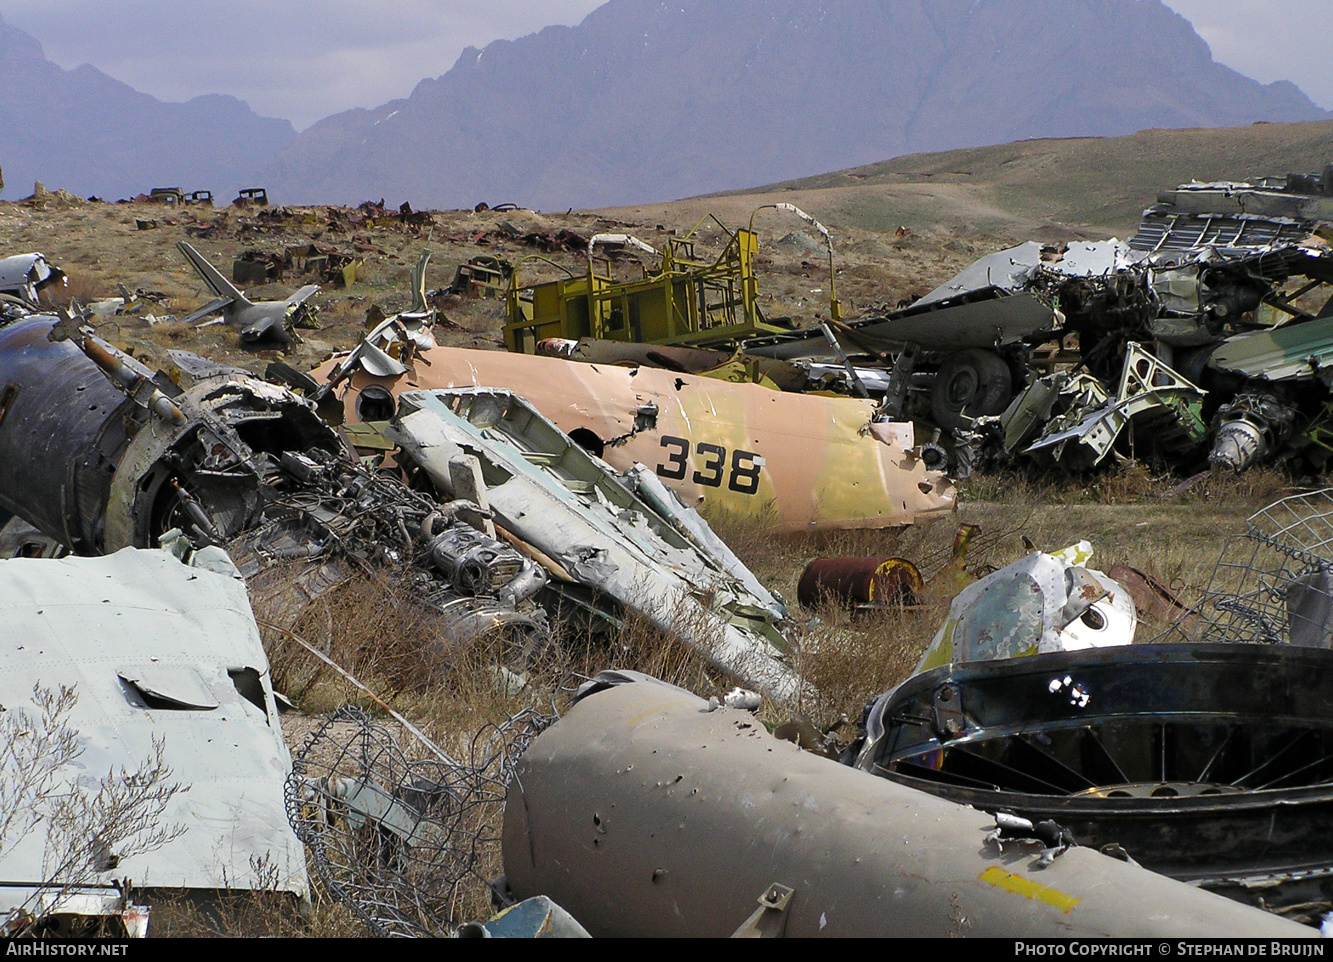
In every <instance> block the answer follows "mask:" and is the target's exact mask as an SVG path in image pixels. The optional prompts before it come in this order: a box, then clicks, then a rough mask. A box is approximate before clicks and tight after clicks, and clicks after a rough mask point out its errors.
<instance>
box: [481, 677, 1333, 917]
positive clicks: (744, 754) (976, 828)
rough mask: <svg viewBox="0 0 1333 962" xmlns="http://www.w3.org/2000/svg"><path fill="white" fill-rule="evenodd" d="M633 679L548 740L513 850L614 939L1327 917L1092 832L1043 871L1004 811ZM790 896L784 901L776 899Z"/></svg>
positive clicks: (515, 873)
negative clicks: (1113, 844)
mask: <svg viewBox="0 0 1333 962" xmlns="http://www.w3.org/2000/svg"><path fill="white" fill-rule="evenodd" d="M707 708H708V706H707V704H706V703H705V702H703V701H702V700H701V699H699V698H696V697H694V696H693V695H691V694H689V693H688V692H684V691H681V690H679V689H675V688H671V687H668V686H663V685H655V684H643V683H640V684H629V685H623V686H621V687H617V688H611V689H609V690H607V691H603V692H600V693H598V694H594V695H591V696H589V697H587V698H585V699H584V700H583V701H581V702H579V703H578V704H577V705H575V706H574V708H573V709H572V710H571V711H570V712H569V713H568V714H567V715H566V716H565V717H564V718H563V719H562V720H561V721H559V722H558V723H556V724H555V725H554V726H552V727H551V728H549V729H548V730H547V731H546V732H545V733H543V734H542V735H541V736H540V737H539V738H537V739H536V740H535V741H534V742H533V743H532V745H530V746H529V748H528V750H527V751H526V752H525V753H524V755H523V757H522V759H521V760H520V763H519V766H518V771H517V773H516V776H515V778H514V779H513V781H512V782H511V787H510V789H509V796H508V800H507V804H506V806H505V819H504V837H503V846H504V866H505V872H506V876H507V878H508V881H509V885H510V887H511V888H512V889H513V891H514V893H515V894H516V895H518V896H519V897H520V898H526V897H529V896H532V895H536V894H539V893H540V894H545V895H548V896H550V897H551V898H552V899H554V900H555V901H556V902H557V903H559V904H560V905H562V906H563V907H564V908H565V909H567V910H568V911H569V912H570V913H571V914H572V915H573V916H574V917H575V918H576V919H578V920H579V922H580V923H581V924H583V925H584V926H585V927H586V928H587V929H588V931H589V932H591V933H592V934H593V935H596V936H727V935H730V934H732V933H733V932H734V931H736V929H737V928H739V927H740V926H741V925H742V924H743V923H744V922H746V920H747V919H748V918H750V917H751V915H752V913H754V912H755V911H756V910H757V909H758V908H759V904H758V902H757V900H758V898H759V897H760V896H761V895H764V894H765V893H780V892H782V891H783V889H782V888H781V887H785V888H787V889H790V890H792V894H791V895H790V899H789V901H787V903H786V908H785V910H778V909H774V910H771V911H770V912H769V913H768V917H767V918H764V919H762V920H760V921H759V926H760V927H761V928H762V927H768V928H772V927H774V926H778V927H781V928H782V929H783V930H784V931H785V934H786V935H788V936H815V935H828V936H927V937H939V936H950V935H973V936H1008V937H1020V936H1059V937H1069V936H1151V937H1165V936H1180V937H1184V936H1191V935H1193V936H1202V937H1213V938H1216V937H1221V936H1253V937H1258V936H1268V937H1288V938H1290V937H1300V936H1310V937H1313V936H1316V935H1317V934H1318V933H1317V932H1316V931H1315V930H1314V929H1311V928H1307V927H1306V926H1302V925H1298V924H1296V923H1294V922H1290V921H1288V920H1286V919H1282V918H1280V917H1278V916H1276V915H1271V914H1269V913H1266V912H1262V911H1260V910H1258V909H1254V908H1250V907H1249V906H1245V905H1241V904H1239V903H1237V902H1232V901H1229V900H1227V899H1224V898H1222V897H1221V896H1218V895H1213V894H1212V893H1209V892H1204V891H1201V890H1199V889H1195V888H1192V887H1190V886H1188V885H1185V884H1183V883H1181V882H1176V881H1173V880H1171V879H1168V878H1166V877H1164V876H1161V875H1157V874H1155V873H1153V872H1149V871H1147V870H1146V869H1143V868H1139V867H1138V866H1136V865H1133V864H1130V863H1127V862H1122V861H1117V860H1115V859H1112V858H1110V857H1108V856H1105V855H1101V854H1099V853H1098V852H1095V851H1093V850H1091V849H1086V848H1072V849H1070V850H1068V851H1066V852H1064V853H1063V854H1061V855H1059V856H1058V857H1056V858H1055V859H1054V861H1053V862H1052V863H1051V864H1050V865H1049V866H1047V867H1045V868H1039V867H1038V865H1037V862H1038V854H1037V849H1039V848H1040V846H1039V845H1038V846H1037V847H1036V848H1033V847H1030V846H1027V847H1025V846H1024V844H1022V843H1017V844H1016V843H1009V842H1006V843H1005V845H1004V849H1003V851H1001V850H1000V849H999V848H997V847H996V845H995V844H993V843H987V842H986V841H985V836H986V835H987V834H988V832H989V831H990V830H991V829H993V828H994V826H995V822H994V820H993V819H992V817H991V816H988V815H986V814H985V813H983V812H979V811H976V810H974V809H971V808H966V807H963V806H960V805H956V804H953V803H951V802H946V801H944V800H942V799H939V798H935V797H933V796H930V795H926V794H925V793H922V792H917V791H914V790H912V789H907V788H904V787H902V786H899V785H896V784H894V783H892V782H889V781H887V780H886V779H882V778H875V777H874V776H871V775H867V774H866V773H865V772H859V771H856V770H854V769H851V768H847V767H845V766H842V765H839V764H837V763H836V762H833V761H830V760H828V759H825V758H821V757H819V756H817V755H814V754H811V753H809V752H803V751H801V750H799V749H798V748H796V746H795V745H792V744H789V743H787V742H783V741H779V740H777V739H775V738H773V737H772V736H771V735H770V734H769V733H768V732H767V731H766V730H765V729H764V727H763V725H762V724H761V723H760V722H759V721H758V720H757V719H756V718H755V717H754V716H753V715H751V714H749V713H747V712H743V711H736V710H731V709H727V708H720V709H717V710H714V711H708V710H707ZM774 901H779V900H776V899H775V900H774Z"/></svg>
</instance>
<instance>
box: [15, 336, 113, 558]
mask: <svg viewBox="0 0 1333 962" xmlns="http://www.w3.org/2000/svg"><path fill="white" fill-rule="evenodd" d="M55 322H56V318H54V317H52V316H50V315H33V316H31V317H25V318H22V319H21V320H17V321H14V322H13V323H11V324H8V325H6V326H5V327H3V328H0V507H4V508H6V509H8V510H10V511H12V512H13V513H14V514H16V515H18V516H19V517H20V518H22V519H23V520H25V521H27V522H28V523H29V524H31V525H32V526H33V527H35V528H37V529H38V530H40V531H41V532H42V533H44V534H46V535H49V536H50V537H52V538H56V539H57V540H59V541H61V542H63V543H64V544H66V545H67V546H68V547H69V548H71V549H72V550H73V551H76V552H78V553H79V554H97V553H99V551H100V549H101V543H102V527H103V516H104V513H105V510H106V502H107V493H108V490H109V488H110V484H111V475H112V473H113V472H114V470H115V465H116V463H117V461H119V459H120V455H121V454H122V453H123V451H124V448H125V445H126V443H127V439H126V434H125V418H124V416H123V415H124V414H125V413H126V411H127V410H128V409H129V408H130V406H131V403H132V402H130V401H129V400H128V399H127V398H126V397H125V395H124V394H123V393H122V392H121V391H119V390H117V389H116V388H115V387H114V386H113V385H112V384H111V382H110V381H108V380H107V378H106V376H105V375H103V374H102V372H101V370H99V369H98V367H97V365H95V364H94V363H93V362H92V361H90V360H89V359H88V358H87V357H86V356H85V355H84V353H83V352H82V351H81V350H79V348H78V346H77V345H76V344H74V343H73V342H71V341H49V340H47V337H46V335H47V332H49V331H50V330H51V328H52V326H53V325H54V324H55Z"/></svg>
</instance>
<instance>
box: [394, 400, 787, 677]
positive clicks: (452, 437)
mask: <svg viewBox="0 0 1333 962" xmlns="http://www.w3.org/2000/svg"><path fill="white" fill-rule="evenodd" d="M388 435H389V437H390V438H391V439H392V440H394V441H396V442H397V443H398V444H399V445H400V446H401V448H402V452H403V456H404V457H405V458H407V459H409V460H410V461H412V462H413V463H415V464H417V465H419V466H420V467H421V468H422V469H424V470H425V472H426V473H427V474H428V475H429V476H430V479H431V481H432V482H433V483H434V484H435V486H436V488H437V489H438V490H440V491H442V492H446V493H452V492H453V488H454V480H453V478H452V476H451V474H450V471H449V463H450V461H451V459H454V458H457V457H459V456H472V457H476V458H477V459H478V460H479V461H480V464H481V473H482V476H483V478H484V479H485V482H486V489H487V492H486V493H487V498H488V501H489V504H490V508H491V510H492V511H493V512H494V516H495V523H496V527H497V528H501V529H503V530H504V532H505V533H506V534H507V536H509V537H510V538H511V539H512V540H514V541H515V542H516V543H518V544H519V545H520V546H522V547H523V548H524V550H526V551H528V552H529V553H531V554H532V555H533V556H534V557H536V558H538V560H539V561H541V563H542V564H543V565H544V566H545V567H546V568H547V570H548V571H549V572H550V573H551V575H552V577H553V578H554V579H555V585H556V587H558V586H559V583H560V582H564V583H567V584H568V583H576V584H579V585H582V586H585V587H586V588H589V589H592V590H593V591H594V592H595V593H597V594H600V595H604V596H606V597H608V598H610V599H613V600H614V601H615V602H616V603H618V604H619V605H622V606H624V607H625V608H626V609H631V610H635V611H638V612H640V613H642V614H643V615H644V616H645V617H646V618H647V619H648V620H649V621H650V622H652V623H653V624H655V625H657V626H659V627H660V628H662V629H663V630H665V631H668V632H671V633H673V634H675V635H677V636H678V637H680V638H681V639H682V640H683V641H685V643H686V644H688V645H690V646H691V647H693V648H695V649H696V650H697V651H699V652H700V654H702V655H703V656H704V657H705V658H707V659H708V660H709V661H710V662H711V663H712V664H714V665H715V666H716V667H718V668H720V669H722V670H723V671H726V672H728V673H729V674H731V675H733V676H735V677H736V678H738V679H740V680H741V681H742V683H744V684H746V685H748V686H750V687H752V688H755V689H757V690H759V691H762V692H763V693H764V694H766V695H768V696H769V697H770V698H772V699H773V700H774V701H776V702H779V703H789V702H792V701H794V700H795V699H796V697H797V696H798V695H799V694H800V693H801V691H802V690H803V683H802V681H801V679H800V677H799V676H798V675H797V673H796V672H795V671H794V670H793V669H792V668H791V667H789V666H788V665H787V664H785V663H784V661H783V654H782V649H783V648H784V647H785V644H786V639H785V638H784V636H783V634H782V629H783V628H784V627H787V625H786V622H785V616H786V609H785V606H784V605H783V604H782V602H781V600H780V599H778V598H776V597H775V596H773V595H772V594H770V593H769V592H768V591H766V590H765V589H763V587H762V586H761V585H759V584H758V582H757V581H755V580H754V578H753V576H752V575H750V574H749V572H748V571H745V569H744V567H743V566H742V565H740V562H739V561H738V560H736V559H735V556H734V555H731V554H730V552H726V554H725V555H723V554H720V553H718V552H717V551H716V550H715V548H714V546H713V545H710V544H709V543H708V542H707V541H705V540H704V537H703V536H702V534H701V532H707V528H706V525H704V524H703V522H702V520H701V519H699V518H698V516H697V515H695V514H694V512H692V511H691V510H690V509H689V508H687V507H685V506H684V505H683V504H680V503H679V502H675V503H674V504H673V503H671V501H670V500H668V498H669V496H667V495H666V492H665V490H664V489H661V488H660V487H657V486H656V479H655V478H653V476H652V475H651V474H647V473H646V472H642V471H640V472H639V474H638V475H637V478H638V480H637V481H636V475H635V473H633V472H631V474H630V475H629V476H628V477H627V478H625V479H622V478H621V477H619V476H617V475H616V474H615V472H614V471H612V469H611V468H610V467H609V466H608V465H607V464H605V463H604V462H602V461H601V460H599V459H597V458H595V457H593V456H591V455H589V454H588V453H587V452H586V451H584V450H583V449H582V448H581V447H579V446H578V445H577V444H576V443H574V441H573V440H571V439H570V438H569V437H568V436H566V435H565V434H563V433H562V432H561V431H560V430H559V428H557V427H556V426H555V425H554V424H552V423H551V422H550V421H548V420H546V419H545V418H543V417H542V416H541V415H540V414H538V413H537V411H536V410H535V409H533V407H532V406H531V405H529V404H528V403H527V402H525V401H524V400H523V399H522V398H519V397H518V396H516V395H515V394H513V393H511V392H509V391H501V390H489V389H484V388H476V389H455V390H452V391H419V392H411V393H408V394H405V395H403V396H402V398H401V399H400V411H399V415H398V417H396V418H395V419H394V421H393V422H392V423H391V424H390V425H389V428H388ZM645 475H646V476H645ZM636 487H637V488H638V489H639V490H640V491H643V492H644V494H643V495H642V496H641V495H640V494H638V493H636V491H635V490H634V488H636ZM692 529H693V530H692ZM707 534H709V535H711V532H707ZM594 604H595V602H594Z"/></svg>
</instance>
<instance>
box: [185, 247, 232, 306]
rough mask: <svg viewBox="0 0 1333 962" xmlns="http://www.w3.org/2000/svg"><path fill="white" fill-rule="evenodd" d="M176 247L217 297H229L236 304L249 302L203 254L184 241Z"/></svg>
mask: <svg viewBox="0 0 1333 962" xmlns="http://www.w3.org/2000/svg"><path fill="white" fill-rule="evenodd" d="M176 249H177V250H179V251H180V252H181V254H182V255H183V256H184V257H185V259H186V260H187V261H189V262H190V266H191V267H193V268H194V269H195V271H196V272H197V273H198V274H199V276H200V277H201V278H202V279H203V281H204V283H205V284H207V285H208V289H209V290H211V291H212V292H213V293H214V294H216V295H217V296H218V297H227V298H231V299H232V300H234V301H236V303H238V304H249V303H250V302H249V301H248V300H247V299H246V297H245V295H244V294H242V293H241V292H240V291H239V290H237V289H236V288H235V287H234V286H233V285H232V283H231V281H229V280H227V279H226V278H225V277H223V276H222V275H221V274H219V273H218V269H217V268H216V267H214V266H213V265H212V264H210V263H209V262H208V260H207V259H206V258H205V257H204V255H203V254H200V253H199V252H198V251H197V250H195V249H194V248H193V247H191V246H190V245H189V244H187V243H185V241H180V242H179V243H177V244H176Z"/></svg>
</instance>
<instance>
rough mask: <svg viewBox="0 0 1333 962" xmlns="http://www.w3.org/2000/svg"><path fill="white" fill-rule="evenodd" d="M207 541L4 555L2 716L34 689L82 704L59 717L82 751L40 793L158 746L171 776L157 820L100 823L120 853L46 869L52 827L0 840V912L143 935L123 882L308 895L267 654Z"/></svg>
mask: <svg viewBox="0 0 1333 962" xmlns="http://www.w3.org/2000/svg"><path fill="white" fill-rule="evenodd" d="M214 552H215V553H214V554H213V555H211V556H206V557H205V558H204V559H202V560H203V561H204V563H205V564H206V566H207V567H201V566H199V563H198V562H199V561H200V560H201V559H196V564H195V565H194V566H189V565H186V564H182V563H181V562H180V561H178V560H177V558H176V557H173V555H172V554H171V553H170V552H168V551H165V550H156V551H142V550H137V549H133V548H130V549H125V550H123V551H119V552H117V553H115V554H112V555H108V556H106V557H102V558H64V559H60V560H42V559H30V558H21V559H13V560H8V561H3V562H0V611H3V617H4V623H5V625H6V626H7V629H8V630H7V632H6V640H5V643H4V644H3V646H0V669H2V670H0V689H2V691H0V701H3V703H4V705H5V707H6V710H8V711H11V712H12V711H23V710H26V711H29V712H34V711H36V709H35V707H34V706H33V700H34V686H35V685H37V686H44V687H46V688H48V689H52V690H56V689H59V688H60V687H61V686H68V687H69V688H71V689H72V690H73V691H74V694H75V695H76V699H77V700H76V701H75V703H74V704H73V706H72V708H70V710H69V712H68V714H67V715H66V716H64V724H66V725H68V726H69V727H70V728H72V729H73V730H74V731H75V732H76V733H77V738H78V744H79V751H78V754H77V756H76V757H75V758H74V759H72V760H71V761H70V762H69V763H68V764H63V765H62V766H61V767H60V768H59V769H57V770H56V771H55V772H54V782H53V783H52V785H51V787H50V789H49V792H48V795H49V796H50V797H47V798H43V799H40V800H39V802H40V804H41V805H47V804H49V803H50V801H51V798H52V797H55V796H58V795H61V794H63V793H65V792H79V791H82V792H85V793H96V792H97V791H98V785H99V783H100V780H102V779H104V778H107V779H111V778H113V777H114V776H115V775H116V773H117V772H120V773H122V777H123V775H124V774H125V773H132V772H134V771H136V769H138V768H139V767H140V766H141V765H142V764H143V763H144V762H145V761H146V760H148V759H151V758H153V757H154V755H155V752H156V751H157V746H158V745H160V746H161V757H162V760H163V761H164V762H165V764H166V766H167V768H168V769H169V770H170V771H169V781H170V783H174V784H178V785H179V786H180V788H179V790H177V791H176V792H175V793H174V794H172V795H170V797H169V799H168V801H167V803H166V807H165V808H164V810H163V811H162V813H161V815H160V816H159V817H157V818H156V820H155V823H154V824H142V825H141V824H134V825H124V826H120V827H119V828H117V827H115V825H114V822H109V823H108V824H107V830H108V831H111V832H120V833H126V834H124V836H123V837H120V838H118V839H116V840H114V844H115V845H123V846H125V848H124V849H123V850H121V851H117V850H116V849H115V848H113V849H111V850H110V851H108V852H106V853H105V854H104V856H98V858H99V861H97V862H96V863H95V864H90V865H83V864H67V865H64V866H62V867H61V868H60V869H58V870H56V871H57V872H58V873H59V874H57V875H56V876H54V877H52V876H51V875H50V872H51V871H52V865H51V858H52V856H53V854H54V855H58V852H53V849H58V848H59V846H60V845H61V844H62V843H61V842H60V841H59V837H60V836H59V833H60V831H61V828H60V826H58V825H55V824H53V823H52V824H48V823H47V821H42V822H39V823H38V824H37V825H36V826H34V827H33V828H32V829H31V830H30V831H28V832H27V833H26V834H24V835H23V836H22V837H19V838H13V837H9V838H5V839H3V840H0V879H3V885H0V914H7V913H9V912H11V911H13V910H16V909H19V908H20V907H22V909H23V912H24V914H25V915H26V916H27V917H29V918H30V919H31V920H32V923H33V924H36V925H39V926H40V927H45V925H46V923H45V922H44V921H43V920H44V919H46V918H49V917H51V916H55V917H60V916H89V915H92V916H106V915H112V916H113V917H116V918H124V920H125V927H126V928H127V930H129V934H138V935H143V934H144V932H143V929H144V928H146V926H147V922H148V915H147V910H146V909H143V908H140V909H137V910H134V909H133V907H132V906H131V905H129V904H128V903H127V899H126V898H125V890H124V885H123V883H124V880H127V879H128V880H131V881H132V882H133V885H134V889H135V898H136V899H137V900H138V901H140V902H146V903H148V904H149V905H151V904H152V903H154V902H156V901H158V900H160V899H164V898H171V897H172V896H173V894H174V893H179V892H181V891H182V890H185V891H188V892H190V893H192V894H193V895H194V896H196V897H203V898H205V899H211V898H215V897H217V896H218V895H219V894H222V893H227V892H233V893H234V892H247V891H265V892H274V891H275V892H286V893H291V894H292V895H293V896H294V897H297V898H302V899H303V898H305V897H306V895H307V883H306V867H305V853H304V851H303V850H302V848H301V845H300V843H299V842H298V841H297V839H296V837H295V836H294V835H293V834H292V831H291V829H290V828H289V826H288V825H287V818H286V811H285V807H284V804H283V783H284V780H285V779H286V776H287V773H288V772H289V771H290V769H291V760H290V757H289V755H288V753H287V747H286V745H285V744H284V742H283V740H282V734H281V731H280V729H279V725H278V713H277V706H276V703H275V701H274V695H273V691H272V686H271V684H270V680H269V665H268V660H267V658H266V656H265V654H264V649H263V646H262V644H261V643H260V638H259V631H258V628H257V627H256V624H255V620H254V616H253V614H252V613H251V610H250V603H249V600H248V598H247V596H246V589H245V586H244V585H243V584H242V583H241V581H240V578H239V575H238V574H237V572H236V570H235V568H233V567H232V566H231V565H230V563H229V562H227V560H226V557H225V556H224V555H221V553H220V552H216V549H214ZM200 554H206V553H204V552H201V553H200ZM208 569H212V570H208ZM217 571H222V572H224V573H216V572H217ZM15 758H16V754H15V753H14V752H12V751H9V752H7V753H6V761H5V765H4V767H5V769H6V771H5V775H6V777H15V775H16V773H15V772H14V771H13V769H12V766H13V765H14V764H15ZM164 784H165V783H164ZM147 787H148V786H145V788H147ZM157 787H163V786H157ZM128 801H129V799H127V800H126V802H127V803H128ZM88 817H89V819H90V821H92V820H93V819H95V818H99V817H101V818H114V817H120V818H125V817H126V815H124V814H121V815H119V816H116V815H115V814H114V813H112V812H110V811H105V812H102V811H94V812H90V813H89V816H88ZM99 828H100V826H99V825H97V824H90V825H88V826H86V830H89V831H95V830H98V829H99ZM154 830H166V834H167V836H168V838H167V840H166V841H165V842H164V843H163V844H161V845H160V846H159V847H156V848H148V849H146V850H139V849H137V848H136V847H135V842H134V840H135V838H136V835H135V834H134V833H139V832H144V833H151V832H153V831H154ZM127 913H128V914H127ZM57 921H58V918H57ZM65 928H66V929H67V928H68V926H66V927H65ZM136 928H137V931H136ZM59 930H61V931H64V930H65V929H59ZM76 931H77V929H76Z"/></svg>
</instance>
